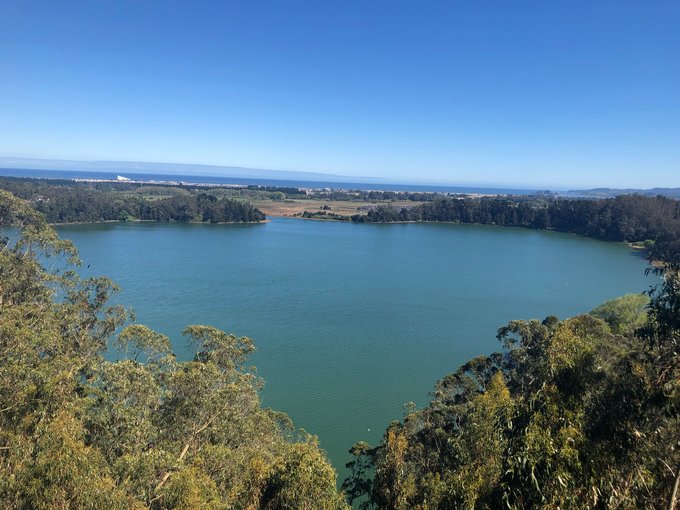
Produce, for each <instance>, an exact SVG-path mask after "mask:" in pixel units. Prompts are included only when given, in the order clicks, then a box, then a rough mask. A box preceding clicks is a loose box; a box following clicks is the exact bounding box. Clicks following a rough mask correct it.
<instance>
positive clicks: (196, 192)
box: [0, 177, 266, 223]
mask: <svg viewBox="0 0 680 510" xmlns="http://www.w3.org/2000/svg"><path fill="white" fill-rule="evenodd" d="M0 189H4V190H6V191H9V192H10V193H12V194H14V195H15V196H17V197H19V198H22V199H25V200H28V201H29V202H30V203H31V204H32V205H33V207H34V208H35V209H36V210H37V211H39V212H41V213H42V214H43V215H44V216H45V218H46V219H47V222H48V223H95V222H104V221H158V222H169V221H177V222H207V223H256V222H261V221H264V220H265V219H266V216H265V214H264V213H263V212H262V211H260V210H259V209H257V208H255V207H253V206H252V205H251V204H249V203H247V202H245V201H243V200H236V199H232V198H227V197H219V196H216V194H214V193H211V192H210V190H202V189H200V188H197V187H193V188H192V187H178V186H147V187H142V186H140V185H138V184H137V185H135V184H126V183H121V184H119V183H78V182H74V181H56V180H49V181H48V180H45V179H42V180H41V179H26V178H16V177H0Z"/></svg>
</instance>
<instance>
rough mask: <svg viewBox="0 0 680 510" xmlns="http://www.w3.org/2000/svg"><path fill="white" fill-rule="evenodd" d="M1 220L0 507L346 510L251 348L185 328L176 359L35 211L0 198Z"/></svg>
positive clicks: (211, 331) (328, 471)
mask: <svg viewBox="0 0 680 510" xmlns="http://www.w3.org/2000/svg"><path fill="white" fill-rule="evenodd" d="M0 213H1V214H2V216H0V221H2V224H4V225H8V224H12V225H15V226H16V228H17V229H18V230H14V231H13V232H14V234H13V235H12V237H13V238H12V239H7V240H6V241H5V242H4V243H3V245H2V246H1V247H0V275H2V279H1V280H0V282H1V283H0V299H1V300H0V508H2V509H23V508H36V509H52V508H84V509H87V508H90V509H100V508H113V509H116V508H120V509H123V508H139V509H141V508H145V509H169V508H177V509H180V508H182V509H204V508H214V509H231V508H243V509H257V508H263V509H264V508H267V509H273V508H310V509H311V508H315V509H316V508H328V509H339V508H346V504H345V502H344V498H343V496H342V495H341V494H339V493H338V492H337V491H336V486H335V472H334V470H333V468H332V467H331V466H330V465H329V464H328V462H327V460H326V458H325V455H324V454H323V452H322V451H321V450H320V449H319V448H318V446H317V444H316V442H315V441H314V440H313V439H312V438H308V437H306V438H304V439H303V440H300V439H299V438H297V439H296V435H295V434H294V433H293V430H292V429H291V425H290V420H289V419H288V418H287V417H286V416H285V415H282V414H280V413H275V412H273V411H271V410H267V409H263V408H262V407H261V406H260V400H259V396H258V389H259V388H260V387H261V381H260V380H259V379H257V378H256V377H255V376H254V375H253V374H252V373H250V372H249V371H248V369H247V368H246V367H245V363H246V361H247V357H248V355H249V354H250V353H251V352H252V351H253V349H254V346H253V343H252V341H251V340H250V339H249V338H245V337H237V336H235V335H230V334H227V333H224V332H222V331H220V330H218V329H216V328H212V327H207V326H189V327H187V328H186V330H185V335H186V336H187V337H188V338H189V339H190V341H191V342H192V343H193V345H194V346H195V348H196V353H195V356H194V358H193V359H192V360H191V361H188V362H182V363H180V362H178V361H176V359H175V357H174V355H173V353H172V350H171V345H170V342H169V340H168V338H167V337H165V336H164V335H161V334H159V333H156V332H154V331H152V330H150V329H148V328H147V327H145V326H142V325H138V324H132V325H128V326H127V327H124V328H122V326H124V324H125V323H126V322H128V321H129V318H130V314H129V312H128V311H127V310H125V309H124V308H122V307H119V306H111V305H109V304H108V299H109V296H110V294H111V293H112V292H114V291H115V290H116V287H115V285H114V284H113V283H112V282H111V281H110V280H108V279H106V278H97V279H88V280H81V279H80V278H78V276H77V275H76V273H75V272H73V271H71V270H69V269H67V266H64V264H65V259H64V257H66V258H71V259H73V260H74V261H75V260H76V259H75V257H76V252H75V249H74V248H73V246H72V245H70V244H69V243H65V242H63V241H60V240H58V239H57V237H56V235H55V234H54V232H53V231H52V229H51V228H50V227H49V226H47V224H46V223H45V221H44V219H43V218H42V217H41V216H40V215H38V214H36V213H35V211H34V210H33V209H31V208H30V207H28V206H27V205H26V204H25V203H24V202H22V201H20V200H17V199H15V198H14V197H12V196H11V195H9V194H7V193H4V192H0ZM47 256H57V257H58V258H59V260H60V262H59V263H57V264H56V267H57V268H60V269H55V270H54V271H48V270H47V269H46V268H45V267H44V266H43V265H42V264H41V263H40V261H44V260H46V258H45V257H47ZM121 328H122V329H121ZM116 331H119V333H118V334H117V335H115V333H116ZM110 343H113V345H114V347H115V348H116V349H117V351H118V352H119V354H121V355H123V358H122V359H121V360H119V361H115V362H111V361H107V360H106V359H105V358H104V357H103V353H104V351H105V350H106V349H107V346H108V345H109V344H110Z"/></svg>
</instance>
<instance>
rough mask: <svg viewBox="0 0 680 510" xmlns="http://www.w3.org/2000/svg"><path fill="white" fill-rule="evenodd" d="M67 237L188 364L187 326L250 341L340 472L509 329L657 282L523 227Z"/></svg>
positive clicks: (98, 228) (106, 232)
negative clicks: (407, 406) (355, 447)
mask: <svg viewBox="0 0 680 510" xmlns="http://www.w3.org/2000/svg"><path fill="white" fill-rule="evenodd" d="M58 230H59V232H60V234H61V235H62V237H65V238H68V239H71V240H73V241H74V242H75V243H76V245H77V246H78V249H79V250H80V253H81V257H82V259H83V260H84V266H83V267H84V268H85V269H84V270H83V271H84V273H85V274H86V275H101V274H104V275H107V276H110V277H111V278H112V279H113V280H114V281H116V282H117V283H118V284H119V285H120V286H121V287H122V289H123V290H122V293H121V295H120V297H119V298H117V300H118V301H120V302H123V303H125V304H127V305H129V306H131V307H132V308H134V310H135V311H136V313H137V320H138V321H139V322H141V323H143V324H146V325H148V326H150V327H152V328H154V329H156V330H158V331H160V332H162V333H165V334H167V335H168V336H170V338H171V339H172V341H173V345H174V346H175V350H176V353H177V355H178V357H179V358H180V359H187V358H188V357H190V352H189V350H188V349H187V346H186V345H185V343H184V339H183V337H182V336H181V334H180V331H181V330H182V328H183V327H184V326H186V325H188V324H211V325H215V326H217V327H219V328H222V329H225V330H227V331H229V332H233V333H236V334H238V335H245V336H250V337H251V338H253V339H254V340H255V343H256V345H257V348H258V350H257V352H256V353H255V354H254V356H253V357H252V363H253V364H254V365H256V366H257V367H258V375H259V376H261V377H262V378H264V379H265V381H266V385H265V388H264V390H263V391H262V399H263V402H264V404H265V405H266V406H269V407H272V408H274V409H277V410H281V411H284V412H286V413H288V415H290V417H291V418H292V419H293V420H294V421H295V424H296V426H298V427H303V428H304V429H305V430H307V431H308V432H311V433H313V434H315V435H317V436H318V437H319V440H320V443H321V446H322V447H323V448H324V449H325V450H326V451H327V452H328V454H329V457H330V459H331V460H332V462H333V463H334V465H335V466H336V468H337V469H338V471H339V473H340V477H342V476H344V474H345V470H344V469H343V466H344V463H345V462H346V461H347V460H348V454H347V450H348V449H349V448H350V446H351V445H352V444H353V443H354V442H356V441H358V440H367V441H369V442H371V443H373V444H375V443H376V442H377V441H379V439H380V436H381V434H382V432H383V431H384V429H385V427H386V426H387V424H388V423H389V422H390V421H391V420H395V419H399V418H400V417H401V416H402V414H403V404H404V403H405V402H408V401H413V402H415V403H416V404H418V405H419V406H422V405H425V404H426V403H427V402H428V394H429V392H430V391H431V389H432V387H433V385H434V383H435V381H436V380H437V379H438V378H440V377H442V376H444V375H445V374H446V373H448V372H451V371H453V370H455V369H456V367H458V366H459V365H460V364H462V363H464V362H465V361H466V360H468V359H470V358H471V357H474V356H478V355H481V354H488V353H491V352H493V351H494V350H498V349H500V344H499V343H498V342H497V341H496V339H495V334H496V330H497V328H498V327H499V326H501V325H503V324H505V323H506V322H507V321H509V320H511V319H531V318H540V319H542V318H544V317H545V316H546V315H549V314H554V315H558V316H559V317H560V318H565V317H569V316H572V315H575V314H578V313H582V312H586V311H588V310H590V309H592V308H593V307H595V306H596V305H598V304H599V303H601V302H603V301H605V300H607V299H611V298H614V297H616V296H619V295H621V294H624V293H627V292H642V291H644V290H646V289H647V288H648V287H649V285H650V284H651V283H652V279H651V277H645V276H644V269H645V267H646V262H645V261H644V259H643V258H642V257H640V256H639V255H638V254H636V253H634V252H633V251H631V250H630V249H628V248H626V247H625V246H623V245H621V244H613V243H604V242H599V241H594V240H591V239H584V238H579V237H576V236H572V235H566V234H558V233H553V232H542V231H533V230H522V229H513V228H494V227H483V226H470V225H447V224H397V225H354V224H347V223H330V222H318V221H303V220H293V219H278V218H275V219H273V220H272V221H271V222H269V223H266V224H262V225H186V224H151V223H122V224H100V225H74V226H64V227H60V228H59V229H58ZM88 264H89V267H86V266H87V265H88Z"/></svg>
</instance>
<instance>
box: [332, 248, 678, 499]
mask: <svg viewBox="0 0 680 510" xmlns="http://www.w3.org/2000/svg"><path fill="white" fill-rule="evenodd" d="M665 262H667V265H666V266H665V274H664V276H665V280H664V283H663V285H661V286H660V288H658V289H656V290H655V291H654V292H653V293H652V296H651V301H650V302H649V303H648V305H647V308H646V309H645V299H644V297H641V296H637V295H633V296H630V295H629V296H625V297H623V298H619V299H617V300H614V301H612V302H610V303H606V304H605V305H603V306H601V307H598V308H597V309H595V310H594V311H593V312H591V314H589V315H582V316H578V317H574V318H571V319H567V320H563V321H560V320H558V319H557V318H556V317H548V318H546V319H545V320H543V321H542V322H541V321H537V320H532V321H512V322H510V323H509V324H508V325H506V326H504V327H502V328H500V329H499V330H498V339H499V340H500V341H501V342H502V344H503V346H504V347H505V350H503V351H502V352H499V353H496V354H492V355H491V356H484V357H479V358H476V359H473V360H471V361H469V362H468V363H466V364H464V365H463V366H462V367H460V368H459V369H458V370H456V371H455V372H453V373H451V374H449V375H447V376H446V377H444V378H443V379H442V380H440V381H439V382H438V383H437V385H436V386H435V389H434V392H433V393H432V401H431V402H430V404H429V405H428V406H427V407H425V408H424V409H422V410H417V411H412V412H409V413H408V414H407V415H406V416H405V417H404V419H403V420H402V421H399V422H394V423H392V424H391V425H390V426H389V427H388V428H387V430H386V432H385V434H384V436H383V439H382V441H381V443H380V444H379V445H377V446H375V447H372V446H370V445H369V444H367V443H365V442H360V443H357V444H356V445H354V447H353V448H352V449H351V450H350V451H351V453H352V454H353V461H352V462H350V463H349V464H348V468H350V469H351V471H352V476H350V477H349V478H348V479H347V480H345V482H344V484H343V488H344V489H345V490H346V491H347V494H348V496H349V499H350V502H354V503H355V504H357V505H358V506H359V507H360V508H362V509H373V508H376V509H389V510H406V509H413V508H417V509H420V510H434V509H438V510H446V509H452V508H469V509H497V508H508V509H510V510H522V509H554V508H570V509H584V510H585V509H614V508H621V509H628V508H658V509H662V508H663V509H669V510H673V509H676V508H678V504H680V493H679V486H680V273H679V272H678V270H680V264H678V263H671V262H670V261H665ZM658 272H663V270H658Z"/></svg>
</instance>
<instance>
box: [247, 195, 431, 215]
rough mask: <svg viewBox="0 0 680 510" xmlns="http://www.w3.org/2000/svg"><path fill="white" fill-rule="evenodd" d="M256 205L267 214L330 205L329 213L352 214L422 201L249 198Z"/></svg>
mask: <svg viewBox="0 0 680 510" xmlns="http://www.w3.org/2000/svg"><path fill="white" fill-rule="evenodd" d="M249 202H250V203H252V204H253V205H254V206H255V207H257V208H258V209H259V210H261V211H262V212H264V213H265V214H266V215H267V216H295V215H299V214H302V213H303V212H305V211H309V212H317V211H320V210H322V207H324V206H328V207H330V209H329V210H328V212H329V213H335V214H339V215H342V216H352V215H354V214H366V208H367V207H370V206H377V205H381V204H382V205H393V206H394V207H397V208H400V207H413V206H414V205H417V204H419V203H420V202H412V201H409V200H403V201H394V202H378V201H375V202H369V201H365V202H364V201H356V202H355V201H351V200H317V199H313V200H306V199H305V200H294V199H289V200H249Z"/></svg>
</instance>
